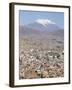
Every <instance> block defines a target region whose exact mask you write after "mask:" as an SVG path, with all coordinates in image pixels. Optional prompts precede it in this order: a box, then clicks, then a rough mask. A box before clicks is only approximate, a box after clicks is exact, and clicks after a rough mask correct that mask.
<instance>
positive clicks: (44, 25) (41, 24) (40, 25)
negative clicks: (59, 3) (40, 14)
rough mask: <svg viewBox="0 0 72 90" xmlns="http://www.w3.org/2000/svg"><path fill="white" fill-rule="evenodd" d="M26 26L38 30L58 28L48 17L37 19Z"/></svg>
mask: <svg viewBox="0 0 72 90" xmlns="http://www.w3.org/2000/svg"><path fill="white" fill-rule="evenodd" d="M27 27H30V28H33V29H35V30H40V31H45V30H46V31H49V32H50V31H51V32H52V31H54V30H59V29H60V28H59V27H58V26H57V24H56V23H55V22H53V21H51V20H48V19H37V20H35V21H34V22H33V23H30V24H28V25H27Z"/></svg>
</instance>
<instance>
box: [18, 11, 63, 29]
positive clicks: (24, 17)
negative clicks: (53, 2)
mask: <svg viewBox="0 0 72 90" xmlns="http://www.w3.org/2000/svg"><path fill="white" fill-rule="evenodd" d="M37 19H49V20H51V21H53V22H55V23H56V24H57V25H58V26H59V27H61V28H64V13H63V12H46V11H24V10H20V11H19V20H20V25H27V24H29V23H31V22H34V21H35V20H37Z"/></svg>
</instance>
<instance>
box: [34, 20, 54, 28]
mask: <svg viewBox="0 0 72 90" xmlns="http://www.w3.org/2000/svg"><path fill="white" fill-rule="evenodd" d="M35 22H37V23H39V24H42V25H43V26H46V25H48V24H56V23H55V22H53V21H51V20H49V19H37V20H36V21H35Z"/></svg>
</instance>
